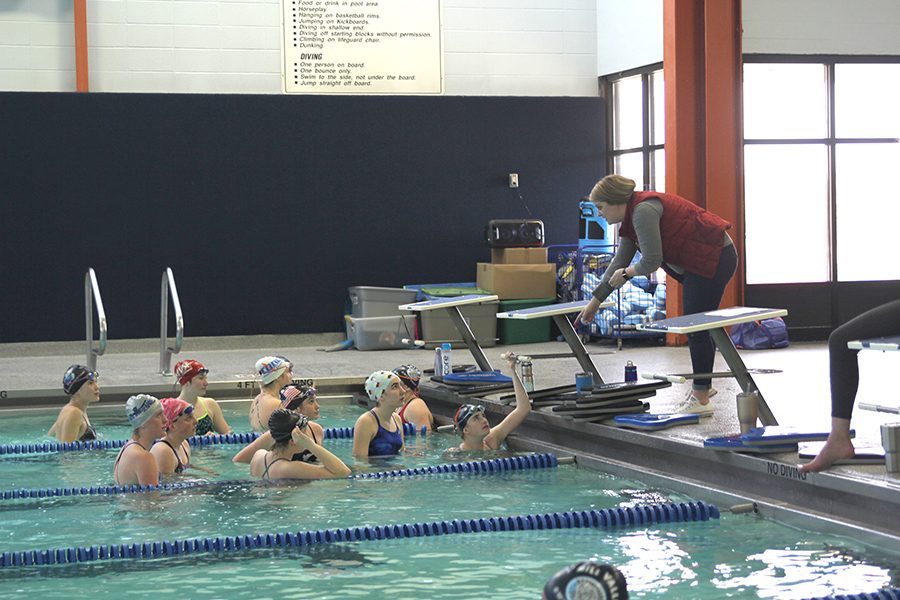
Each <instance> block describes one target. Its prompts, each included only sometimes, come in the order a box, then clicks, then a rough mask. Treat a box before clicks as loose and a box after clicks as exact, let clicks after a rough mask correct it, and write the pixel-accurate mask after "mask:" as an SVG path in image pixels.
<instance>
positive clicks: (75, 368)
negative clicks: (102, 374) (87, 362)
mask: <svg viewBox="0 0 900 600" xmlns="http://www.w3.org/2000/svg"><path fill="white" fill-rule="evenodd" d="M97 377H98V375H97V372H96V371H91V370H90V369H88V368H87V367H85V366H84V365H72V366H71V367H69V368H68V370H67V371H66V374H65V375H63V391H65V392H66V394H68V395H69V396H74V395H75V394H77V393H78V390H80V389H81V386H83V385H84V384H85V383H87V382H88V381H96V380H97Z"/></svg>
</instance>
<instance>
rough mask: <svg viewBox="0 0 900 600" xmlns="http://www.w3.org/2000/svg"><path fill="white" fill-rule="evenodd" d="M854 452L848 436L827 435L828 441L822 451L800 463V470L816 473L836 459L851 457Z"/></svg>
mask: <svg viewBox="0 0 900 600" xmlns="http://www.w3.org/2000/svg"><path fill="white" fill-rule="evenodd" d="M855 454H856V451H855V450H854V448H853V442H851V441H850V438H843V437H840V438H832V437H831V436H829V437H828V441H827V442H825V445H824V446H822V451H821V452H819V454H818V456H816V457H815V458H814V459H813V460H812V461H811V462H809V463H807V464H805V465H800V472H801V473H818V472H819V471H824V470H825V469H827V468H828V467H830V466H831V465H833V464H834V462H835V461H836V460H840V459H842V458H852V457H853V456H854V455H855Z"/></svg>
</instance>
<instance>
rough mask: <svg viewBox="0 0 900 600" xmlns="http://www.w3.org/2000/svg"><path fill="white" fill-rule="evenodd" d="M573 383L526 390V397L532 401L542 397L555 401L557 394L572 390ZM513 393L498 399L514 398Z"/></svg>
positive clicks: (537, 400)
mask: <svg viewBox="0 0 900 600" xmlns="http://www.w3.org/2000/svg"><path fill="white" fill-rule="evenodd" d="M574 391H575V384H574V383H573V384H571V385H557V386H555V387H549V388H544V389H542V390H535V391H533V392H528V397H529V398H531V401H532V402H540V401H542V400H544V399H547V400H548V401H552V402H555V401H556V397H557V396H561V395H565V394H566V393H567V392H574ZM515 398H516V395H515V394H507V395H505V396H500V400H515Z"/></svg>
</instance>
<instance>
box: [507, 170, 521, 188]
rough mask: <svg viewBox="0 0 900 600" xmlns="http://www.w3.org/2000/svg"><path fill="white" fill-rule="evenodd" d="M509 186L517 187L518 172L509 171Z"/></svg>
mask: <svg viewBox="0 0 900 600" xmlns="http://www.w3.org/2000/svg"><path fill="white" fill-rule="evenodd" d="M509 187H511V188H517V187H519V174H518V173H510V174H509Z"/></svg>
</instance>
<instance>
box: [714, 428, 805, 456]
mask: <svg viewBox="0 0 900 600" xmlns="http://www.w3.org/2000/svg"><path fill="white" fill-rule="evenodd" d="M703 447H704V448H709V449H710V450H717V451H724V452H752V453H754V454H775V453H778V452H796V451H797V444H784V443H781V444H768V445H762V446H760V445H756V446H751V445H749V444H746V443H744V441H743V440H742V439H741V434H739V433H735V434H733V435H726V436H723V437H714V438H706V439H705V440H703Z"/></svg>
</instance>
